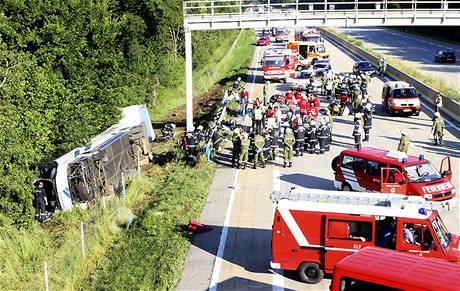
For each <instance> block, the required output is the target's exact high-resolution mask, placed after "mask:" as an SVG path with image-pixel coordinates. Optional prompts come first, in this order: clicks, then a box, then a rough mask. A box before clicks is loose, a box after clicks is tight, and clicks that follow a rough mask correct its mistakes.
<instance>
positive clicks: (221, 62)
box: [151, 30, 255, 121]
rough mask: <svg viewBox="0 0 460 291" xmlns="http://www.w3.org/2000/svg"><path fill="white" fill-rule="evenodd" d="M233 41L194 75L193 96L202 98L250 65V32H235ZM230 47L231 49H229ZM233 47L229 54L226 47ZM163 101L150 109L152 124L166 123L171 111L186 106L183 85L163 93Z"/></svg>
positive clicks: (252, 33) (215, 53) (251, 33)
mask: <svg viewBox="0 0 460 291" xmlns="http://www.w3.org/2000/svg"><path fill="white" fill-rule="evenodd" d="M235 37H237V39H236V42H234V43H233V39H232V40H231V41H230V40H229V41H228V42H227V43H222V45H221V46H220V47H219V49H218V50H217V51H215V52H214V54H213V56H211V59H210V62H209V64H208V65H207V66H205V67H204V68H202V69H200V70H196V71H194V72H193V97H198V96H200V95H202V94H203V93H204V92H205V91H206V90H207V89H208V88H210V87H211V86H212V85H213V84H215V83H216V82H219V81H221V80H222V79H224V78H226V77H230V76H231V75H233V74H235V73H236V72H237V71H238V70H239V69H240V68H241V67H244V66H245V64H250V59H251V58H252V52H253V50H254V46H252V45H249V44H250V43H253V42H254V41H255V39H254V32H253V31H252V30H242V31H241V32H240V33H239V34H237V33H235ZM232 44H233V46H232ZM229 46H232V49H231V50H230V51H229V50H228V47H229ZM163 96H164V98H162V101H161V102H159V103H158V104H156V106H155V107H154V108H152V109H151V116H152V117H153V121H165V120H167V119H168V116H167V114H168V113H169V111H170V110H171V109H174V108H177V107H179V106H181V105H184V104H185V83H184V84H182V85H181V86H179V87H178V88H174V89H170V90H167V91H165V92H163Z"/></svg>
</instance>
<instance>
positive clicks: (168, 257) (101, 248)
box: [0, 30, 254, 290]
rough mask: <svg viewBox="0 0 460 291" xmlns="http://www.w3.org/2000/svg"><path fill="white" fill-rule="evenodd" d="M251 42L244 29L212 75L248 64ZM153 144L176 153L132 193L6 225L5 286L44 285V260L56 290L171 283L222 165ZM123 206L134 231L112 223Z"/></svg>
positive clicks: (1, 265)
mask: <svg viewBox="0 0 460 291" xmlns="http://www.w3.org/2000/svg"><path fill="white" fill-rule="evenodd" d="M252 43H253V32H252V31H247V30H246V31H243V32H242V33H241V34H240V37H239V39H238V42H237V43H236V45H235V47H234V48H233V50H232V51H231V53H230V54H229V55H228V57H227V58H226V59H225V61H222V62H220V63H219V66H216V65H215V64H214V65H213V67H215V68H217V69H216V70H215V76H214V79H215V81H214V82H219V83H220V82H223V83H226V82H227V79H229V78H232V77H233V76H234V75H235V74H242V73H243V72H246V71H247V68H246V66H248V65H249V63H250V60H251V58H252V54H253V50H254V46H253V45H252ZM227 49H228V48H227ZM209 82H211V81H209ZM214 82H212V83H210V84H209V86H211V85H213V84H214ZM205 86H207V85H206V84H205ZM204 89H205V87H203V90H204ZM184 99H185V98H184ZM178 102H179V101H178ZM180 102H182V101H180ZM178 104H180V103H178ZM171 106H172V105H171ZM172 108H173V107H172ZM163 110H169V107H168V106H165V107H164V108H163ZM160 113H161V112H160ZM154 151H155V153H154V154H156V155H157V156H163V157H168V156H170V157H171V158H168V159H165V162H162V163H161V164H162V166H160V165H153V166H151V167H150V168H149V169H148V170H147V171H145V172H144V173H143V174H142V176H141V177H136V178H134V179H132V180H131V181H129V186H128V190H127V195H126V201H125V200H124V199H118V198H113V199H111V200H106V201H105V202H104V203H102V202H100V207H98V208H91V209H90V210H83V209H79V210H75V211H73V212H71V213H59V214H56V215H55V216H54V218H53V220H52V221H51V222H48V223H46V224H45V225H43V226H41V225H38V224H33V225H32V226H31V227H30V228H28V229H23V230H17V229H15V228H7V227H0V230H1V231H0V252H1V254H2V256H0V290H31V289H33V290H36V289H39V290H40V289H42V290H43V289H45V284H44V262H47V265H48V277H49V287H50V289H51V290H57V289H60V290H75V289H117V290H122V289H155V290H166V289H173V288H174V287H175V285H176V284H177V281H178V280H179V279H180V274H181V271H182V266H183V262H184V258H185V256H186V254H187V250H188V247H189V245H190V234H189V233H188V232H186V231H183V230H182V228H181V225H183V224H185V223H187V221H188V219H189V218H199V214H200V212H201V209H202V207H203V204H204V201H205V198H206V195H207V191H208V188H209V185H210V183H211V180H212V177H213V174H214V171H215V167H216V165H215V164H213V163H208V162H206V161H205V160H204V159H200V161H199V163H198V164H197V166H195V167H194V168H190V167H188V166H187V165H186V164H184V162H182V161H181V159H179V158H174V157H175V156H176V155H177V146H176V145H175V144H174V143H172V142H170V143H169V144H167V145H165V146H162V147H161V148H155V149H154ZM120 206H124V207H128V208H130V209H132V211H133V212H134V214H135V215H136V216H137V218H136V219H135V220H134V223H133V225H132V226H131V228H130V231H128V232H113V231H112V227H111V226H112V223H111V217H112V214H113V213H114V211H115V210H116V209H118V208H119V207H120ZM81 222H85V224H84V230H85V257H84V258H83V256H82V249H81V229H80V224H81Z"/></svg>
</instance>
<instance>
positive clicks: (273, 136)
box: [270, 128, 279, 161]
mask: <svg viewBox="0 0 460 291" xmlns="http://www.w3.org/2000/svg"><path fill="white" fill-rule="evenodd" d="M278 138H279V131H278V128H272V129H271V130H270V141H271V143H270V160H272V161H274V160H275V159H276V153H277V152H278Z"/></svg>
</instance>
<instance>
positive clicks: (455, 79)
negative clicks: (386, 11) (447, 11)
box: [338, 27, 460, 88]
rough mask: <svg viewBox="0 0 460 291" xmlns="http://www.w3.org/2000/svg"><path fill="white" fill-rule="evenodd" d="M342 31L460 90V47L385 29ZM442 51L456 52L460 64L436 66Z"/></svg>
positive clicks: (355, 28)
mask: <svg viewBox="0 0 460 291" xmlns="http://www.w3.org/2000/svg"><path fill="white" fill-rule="evenodd" d="M439 29H442V28H441V27H440V28H439ZM338 30H339V31H341V32H343V33H346V34H348V35H350V36H352V37H354V38H356V39H359V40H361V41H363V42H365V43H366V45H367V46H368V47H370V48H372V49H374V50H376V51H378V52H380V53H382V54H384V55H388V56H392V57H397V58H400V59H401V60H404V61H406V62H408V63H410V64H411V65H413V66H414V67H416V68H417V69H419V70H421V71H423V72H426V73H429V74H431V75H433V76H435V77H438V78H440V79H444V80H445V81H446V82H447V83H448V84H450V85H452V86H455V87H456V88H460V65H459V64H460V45H454V44H452V43H447V42H443V41H440V40H436V39H431V38H428V37H423V36H418V35H414V34H410V33H405V32H402V31H398V30H393V29H387V28H381V27H353V28H339V29H338ZM442 49H452V50H454V51H455V54H456V55H457V62H456V63H455V64H454V63H442V64H441V63H435V61H434V56H435V55H436V53H437V52H439V51H440V50H442Z"/></svg>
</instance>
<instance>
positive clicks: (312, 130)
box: [307, 119, 318, 154]
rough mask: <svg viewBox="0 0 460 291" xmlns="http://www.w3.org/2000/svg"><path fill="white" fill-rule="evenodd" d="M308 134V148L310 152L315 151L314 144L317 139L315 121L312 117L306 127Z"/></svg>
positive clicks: (316, 142)
mask: <svg viewBox="0 0 460 291" xmlns="http://www.w3.org/2000/svg"><path fill="white" fill-rule="evenodd" d="M307 136H308V142H309V143H308V150H309V151H310V154H313V153H314V152H316V145H317V144H318V139H317V138H316V121H315V120H314V119H311V120H310V126H309V127H308V129H307Z"/></svg>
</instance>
